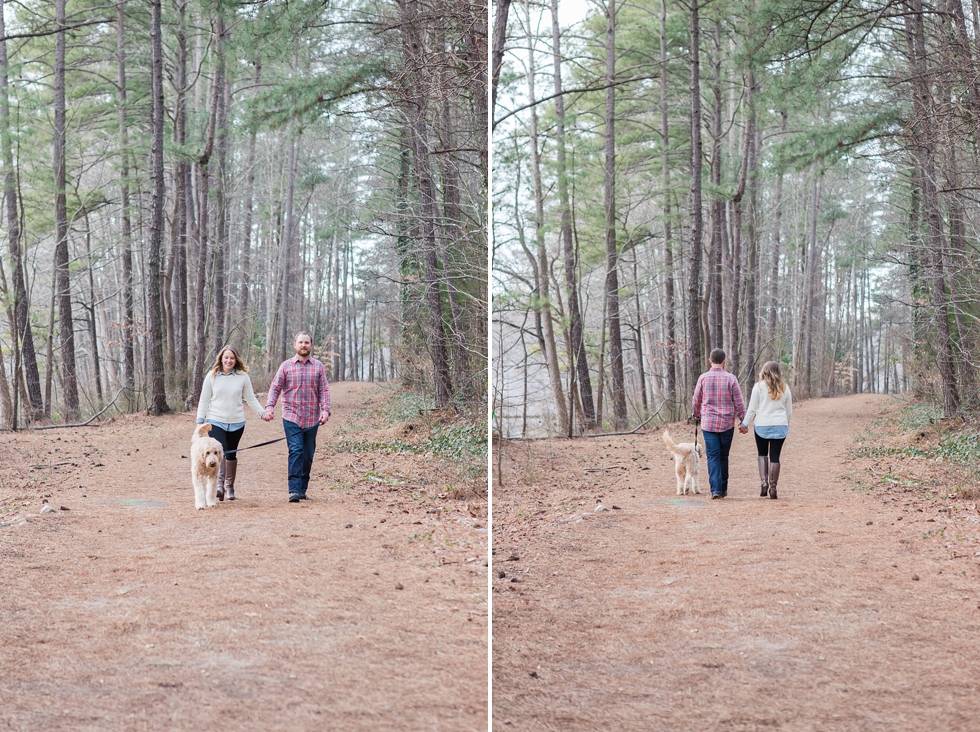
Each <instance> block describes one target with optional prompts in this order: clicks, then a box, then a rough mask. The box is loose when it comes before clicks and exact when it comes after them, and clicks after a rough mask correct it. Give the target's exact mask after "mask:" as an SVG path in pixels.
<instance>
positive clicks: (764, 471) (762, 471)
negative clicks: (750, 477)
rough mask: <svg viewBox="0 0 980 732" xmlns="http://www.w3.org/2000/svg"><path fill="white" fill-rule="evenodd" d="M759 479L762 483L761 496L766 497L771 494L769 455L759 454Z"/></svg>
mask: <svg viewBox="0 0 980 732" xmlns="http://www.w3.org/2000/svg"><path fill="white" fill-rule="evenodd" d="M759 480H760V481H761V485H762V493H760V494H759V497H760V498H765V497H766V496H767V495H769V456H768V455H759Z"/></svg>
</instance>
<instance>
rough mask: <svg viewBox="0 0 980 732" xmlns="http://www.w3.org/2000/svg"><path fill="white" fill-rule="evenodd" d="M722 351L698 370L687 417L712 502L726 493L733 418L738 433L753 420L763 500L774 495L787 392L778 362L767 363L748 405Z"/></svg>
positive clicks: (789, 405) (789, 407) (789, 403)
mask: <svg viewBox="0 0 980 732" xmlns="http://www.w3.org/2000/svg"><path fill="white" fill-rule="evenodd" d="M725 362H726V357H725V352H724V351H723V350H721V349H720V348H716V349H714V350H713V351H712V352H711V356H710V363H711V368H710V370H708V371H707V372H705V373H703V374H701V376H700V377H699V378H698V383H697V386H696V387H695V388H694V398H693V400H692V401H693V410H692V415H693V419H694V421H695V422H700V423H701V434H703V435H704V452H705V455H706V456H707V458H708V483H709V484H710V486H711V498H712V500H714V499H717V498H725V497H726V496H727V495H728V453H729V452H730V451H731V448H732V438H733V437H734V436H735V419H736V418H738V421H739V427H738V431H739V432H740V433H742V434H743V435H744V434H745V433H746V432H748V431H749V427H748V426H749V424H750V423H751V422H752V420H753V418H754V419H755V445H756V448H757V451H758V454H759V479H760V481H761V488H762V493H761V494H760V495H761V496H762V497H763V498H764V497H766V496H769V498H772V499H775V498H776V484H777V483H778V482H779V454H780V452H781V451H782V449H783V442H785V441H786V436H787V435H788V434H789V420H790V417H792V415H793V395H792V394H791V393H790V390H789V386H788V385H787V384H786V382H785V381H783V377H782V373H781V371H780V369H779V364H778V363H776V362H775V361H767V362H766V364H765V365H764V366H763V367H762V371H761V372H760V374H759V381H758V383H756V384H755V386H753V387H752V396H751V397H750V398H749V409H748V412H746V411H745V400H744V399H743V398H742V390H741V389H740V388H739V386H738V379H737V378H735V375H734V374H730V373H728V372H727V371H725Z"/></svg>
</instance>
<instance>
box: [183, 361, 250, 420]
mask: <svg viewBox="0 0 980 732" xmlns="http://www.w3.org/2000/svg"><path fill="white" fill-rule="evenodd" d="M243 404H248V406H249V407H251V409H252V411H253V412H255V413H256V414H258V415H259V416H261V415H262V412H263V411H264V409H263V408H262V405H261V404H259V400H258V399H256V398H255V392H254V391H252V380H251V379H250V378H248V374H245V373H242V372H241V371H233V372H232V373H230V374H222V373H221V372H220V371H219V372H218V375H217V376H215V374H214V373H212V372H211V371H209V372H208V374H207V376H205V377H204V383H203V384H202V385H201V401H200V402H198V405H197V418H198V419H207V420H214V421H215V422H222V423H224V424H238V423H239V422H244V421H245V409H244V407H242V405H243Z"/></svg>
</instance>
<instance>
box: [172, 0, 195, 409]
mask: <svg viewBox="0 0 980 732" xmlns="http://www.w3.org/2000/svg"><path fill="white" fill-rule="evenodd" d="M175 5H176V10H177V28H176V31H175V35H176V42H177V44H176V45H177V48H176V53H175V58H174V87H175V91H176V98H175V100H174V139H175V142H176V143H177V150H178V152H177V157H176V160H175V162H174V172H173V179H174V222H173V227H172V229H171V248H172V250H173V270H174V273H173V279H172V280H171V289H170V292H171V302H172V310H173V312H174V320H175V323H174V328H175V330H176V332H175V333H174V337H175V347H174V350H175V358H174V360H175V367H176V372H177V373H176V374H175V375H176V377H177V378H176V381H177V388H178V390H179V393H180V395H181V396H182V397H185V398H186V397H187V395H188V392H189V389H190V386H189V378H190V373H189V367H190V363H189V352H188V338H189V334H188V307H189V303H188V291H189V289H188V285H189V283H188V268H187V262H188V256H189V252H188V245H187V244H188V215H187V214H188V212H187V201H188V197H189V195H190V191H189V189H190V183H191V181H190V174H191V173H190V165H189V164H188V162H187V158H186V157H185V152H184V146H185V145H186V144H187V31H186V11H187V3H186V2H185V1H184V0H177V2H176V3H175Z"/></svg>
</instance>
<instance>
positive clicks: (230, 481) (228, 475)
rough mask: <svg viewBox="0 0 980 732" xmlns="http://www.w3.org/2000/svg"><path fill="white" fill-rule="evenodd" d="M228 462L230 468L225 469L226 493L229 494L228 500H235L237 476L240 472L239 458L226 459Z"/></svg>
mask: <svg viewBox="0 0 980 732" xmlns="http://www.w3.org/2000/svg"><path fill="white" fill-rule="evenodd" d="M225 462H227V463H228V468H227V469H226V470H225V493H227V494H228V500H229V501H234V500H235V476H236V475H237V474H238V461H237V460H226V461H225Z"/></svg>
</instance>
